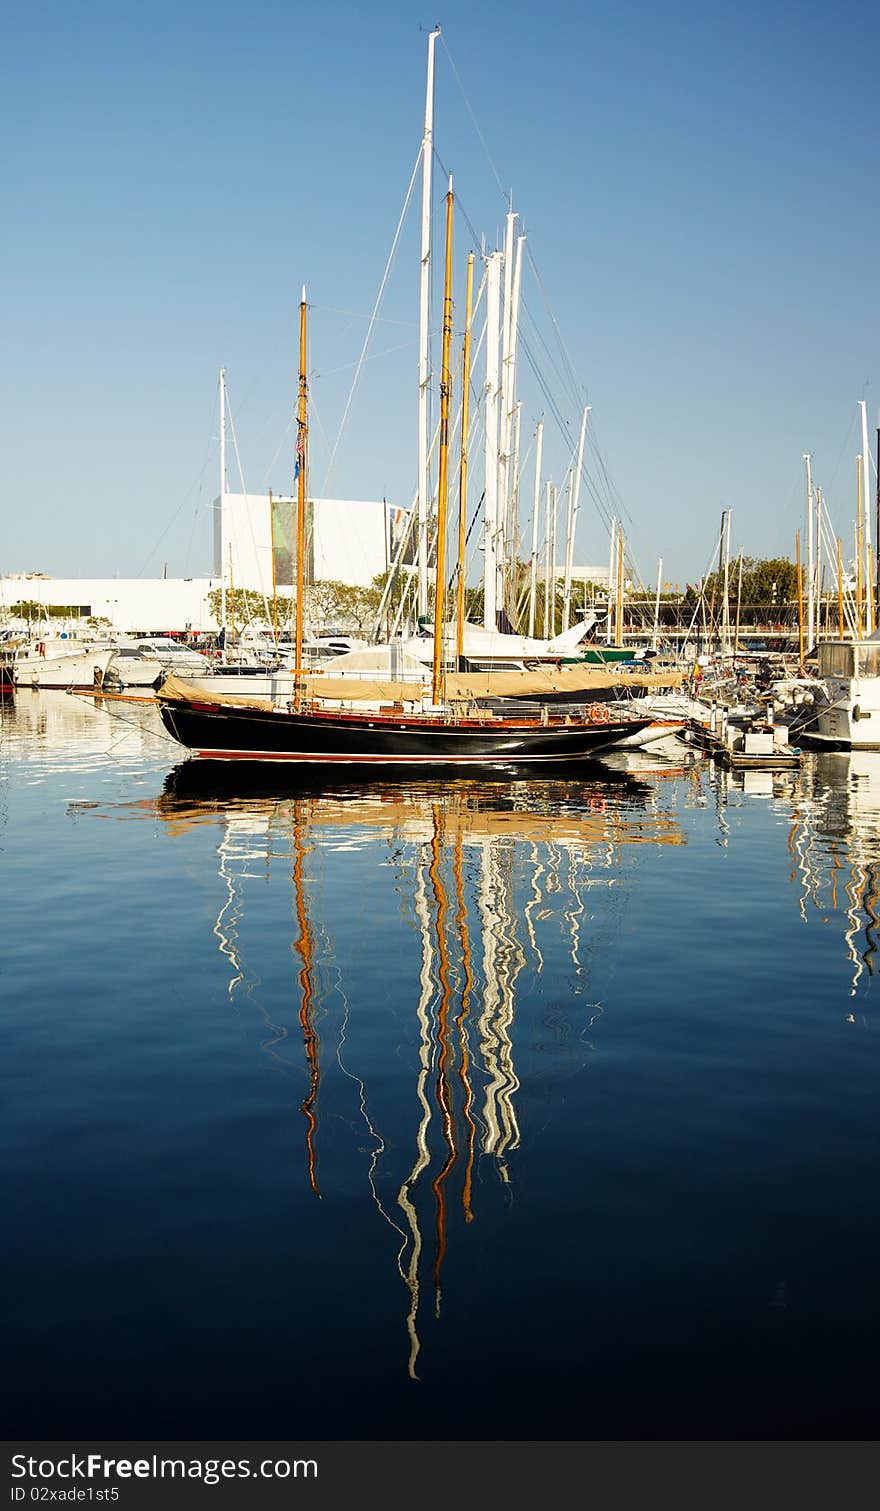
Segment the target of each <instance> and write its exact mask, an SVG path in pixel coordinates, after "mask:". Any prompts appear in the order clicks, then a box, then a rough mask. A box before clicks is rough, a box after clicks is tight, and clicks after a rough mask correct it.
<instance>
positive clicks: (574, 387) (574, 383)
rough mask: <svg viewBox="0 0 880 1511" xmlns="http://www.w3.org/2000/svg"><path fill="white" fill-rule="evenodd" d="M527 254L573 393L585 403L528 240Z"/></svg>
mask: <svg viewBox="0 0 880 1511" xmlns="http://www.w3.org/2000/svg"><path fill="white" fill-rule="evenodd" d="M526 256H527V257H528V259H529V262H530V263H531V266H532V272H533V273H534V275H535V281H536V282H537V285H538V288H539V289H540V290H541V294H542V297H543V299H544V305H545V308H546V310H547V314H548V315H549V316H550V323H551V325H552V326H553V329H554V330H555V332H556V336H557V340H558V341H559V350H560V352H561V353H562V359H563V362H564V363H565V365H566V367H567V368H568V372H569V379H570V382H571V385H572V390H573V393H574V394H575V395H576V396H578V398H579V400H580V403H581V404H583V398H582V397H581V393H582V390H581V385H580V384H579V383H578V379H577V373H576V372H575V369H574V364H573V362H572V360H571V357H570V356H569V354H568V348H567V347H566V345H565V342H564V341H563V339H562V332H561V330H560V329H559V322H558V321H557V319H556V316H555V315H554V313H553V307H552V305H551V304H550V300H549V298H548V295H547V290H546V289H545V287H544V282H543V279H542V278H541V274H540V273H539V272H538V264H537V262H536V261H535V254H534V252H533V251H532V248H531V245H530V243H529V242H528V241H527V242H526Z"/></svg>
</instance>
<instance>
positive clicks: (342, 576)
mask: <svg viewBox="0 0 880 1511" xmlns="http://www.w3.org/2000/svg"><path fill="white" fill-rule="evenodd" d="M270 501H271V511H270ZM295 518H296V501H295V500H294V499H292V498H290V497H281V496H279V497H277V498H275V497H273V496H272V495H270V494H268V493H266V494H253V493H248V494H242V493H226V494H224V495H223V497H222V501H221V499H220V498H217V499H215V501H214V539H213V573H212V575H211V576H204V577H160V578H148V577H105V578H85V577H50V576H47V575H46V574H44V573H42V572H18V573H9V574H7V575H5V576H0V614H2V615H3V616H4V617H5V616H7V615H10V614H11V612H12V611H13V610H14V608H15V605H16V604H25V605H28V606H29V608H28V610H27V612H26V613H25V615H24V616H23V617H24V618H25V619H36V620H39V619H40V618H41V617H43V618H47V617H50V615H49V612H48V611H49V610H52V611H53V612H52V614H51V617H52V618H53V619H59V620H61V619H63V618H68V619H70V620H71V621H76V620H86V619H93V620H100V621H103V622H105V623H106V624H107V625H109V626H110V627H111V628H112V629H113V630H120V631H127V630H134V629H137V630H148V631H155V632H157V633H158V632H160V631H163V630H176V631H180V630H191V631H193V632H200V633H205V632H214V631H216V630H217V629H219V624H218V621H217V617H216V615H215V614H214V613H213V612H212V609H211V603H210V594H211V593H212V592H214V593H216V591H217V590H218V589H220V588H221V587H222V588H224V589H225V590H226V591H229V590H230V588H235V589H249V590H251V591H256V592H259V593H263V594H264V595H265V596H266V598H267V599H270V598H271V595H272V589H273V571H272V567H273V555H274V566H275V574H274V585H275V586H276V587H277V588H278V589H280V590H281V591H282V592H286V593H289V592H290V589H291V588H292V586H293V583H294V579H295V565H296V557H295V549H294V542H295V534H296V529H295ZM408 523H409V513H408V511H407V510H405V509H397V508H393V507H392V506H390V505H388V504H386V503H385V502H384V501H383V500H380V501H378V502H377V501H369V500H355V501H352V500H348V499H310V500H309V501H308V504H307V529H306V549H307V558H306V561H305V571H306V581H307V582H326V581H334V582H342V583H345V584H346V586H349V587H367V586H369V584H370V583H371V582H372V580H373V578H374V577H375V576H377V574H378V573H380V572H384V571H385V570H386V569H387V567H388V566H389V565H390V563H391V561H392V560H393V559H394V554H395V552H396V550H397V546H398V544H399V541H400V535H401V532H403V531H405V530H406V528H407V525H408ZM410 554H411V553H410V552H409V549H408V548H407V550H406V552H405V553H404V558H403V559H404V560H408V558H409V556H410ZM40 610H45V611H46V612H45V613H44V614H42V615H41V613H40Z"/></svg>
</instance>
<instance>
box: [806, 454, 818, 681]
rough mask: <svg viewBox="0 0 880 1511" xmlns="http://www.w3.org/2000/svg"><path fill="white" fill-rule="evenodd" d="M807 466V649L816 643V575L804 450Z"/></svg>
mask: <svg viewBox="0 0 880 1511" xmlns="http://www.w3.org/2000/svg"><path fill="white" fill-rule="evenodd" d="M804 462H805V463H806V468H807V650H808V651H811V650H812V649H813V646H814V645H815V644H816V638H815V635H814V633H813V621H814V619H815V616H816V595H815V587H816V576H815V564H814V562H813V477H812V473H811V471H810V453H809V452H808V451H805V452H804Z"/></svg>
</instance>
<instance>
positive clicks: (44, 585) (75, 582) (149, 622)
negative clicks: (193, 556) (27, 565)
mask: <svg viewBox="0 0 880 1511" xmlns="http://www.w3.org/2000/svg"><path fill="white" fill-rule="evenodd" d="M219 586H220V584H219V582H215V581H214V579H213V578H211V577H167V578H166V577H158V578H149V577H102V578H88V577H44V576H43V575H42V574H41V573H24V572H23V573H16V574H15V575H13V576H9V577H0V609H3V610H4V611H5V612H7V613H8V612H9V611H10V610H11V609H12V608H13V606H14V605H15V604H17V603H29V604H36V605H38V606H39V607H44V608H47V609H48V608H55V609H59V608H60V609H66V610H68V611H69V617H70V619H71V620H73V619H77V618H80V619H89V618H92V619H106V620H107V621H108V623H109V624H110V625H112V627H113V629H114V630H123V631H125V630H135V629H137V630H156V631H157V632H158V631H160V630H187V629H189V630H216V629H217V627H218V626H217V621H216V619H215V618H214V616H213V614H212V613H211V610H210V607H209V604H208V594H209V593H210V591H211V589H212V588H219Z"/></svg>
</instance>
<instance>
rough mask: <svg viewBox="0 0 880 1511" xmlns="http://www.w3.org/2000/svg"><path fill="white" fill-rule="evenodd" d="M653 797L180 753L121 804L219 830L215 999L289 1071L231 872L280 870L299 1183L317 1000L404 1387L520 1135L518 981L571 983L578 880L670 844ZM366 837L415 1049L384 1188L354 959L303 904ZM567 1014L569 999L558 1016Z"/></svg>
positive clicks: (600, 781) (622, 790)
mask: <svg viewBox="0 0 880 1511" xmlns="http://www.w3.org/2000/svg"><path fill="white" fill-rule="evenodd" d="M279 784H282V785H280V787H279ZM655 796H656V794H655V789H654V788H653V787H652V786H651V785H650V784H647V783H645V782H643V781H639V780H637V779H636V778H634V777H633V776H632V775H630V774H629V773H627V772H616V773H612V772H609V771H605V770H602V771H598V770H597V772H596V773H595V774H594V775H592V776H590V777H584V778H583V779H581V780H579V781H572V780H571V777H570V775H569V776H568V778H567V779H566V780H564V781H563V780H553V779H545V780H542V781H540V782H535V781H528V782H525V781H520V780H515V779H504V778H499V779H498V780H495V781H488V782H487V781H485V780H481V781H479V782H472V781H467V780H455V781H449V782H444V783H442V784H441V783H432V782H431V781H425V780H419V781H415V780H414V781H413V782H411V783H394V784H393V785H389V786H387V787H377V786H372V787H370V788H369V789H366V790H365V789H364V788H363V787H358V786H354V785H346V784H345V783H337V784H335V785H334V786H332V787H328V786H326V785H325V784H324V783H322V782H320V781H316V782H314V783H313V784H311V785H308V784H306V785H304V784H303V783H302V782H301V781H299V780H297V781H296V782H295V785H291V783H290V777H289V775H288V774H287V773H281V774H277V773H271V772H267V771H266V770H265V768H260V769H257V770H255V771H253V772H247V771H246V770H245V769H243V768H242V767H240V766H239V767H236V768H235V769H233V770H230V771H228V772H226V771H223V770H213V769H212V768H211V767H209V766H205V765H198V764H196V763H192V762H190V763H184V764H183V765H182V766H180V767H178V768H176V769H175V770H174V771H173V772H172V773H171V774H170V775H169V777H168V778H167V780H166V783H165V789H164V791H163V793H162V795H161V796H160V798H159V799H158V801H156V802H153V803H143V804H140V805H136V806H137V808H138V809H139V811H141V812H147V811H150V812H154V813H155V814H157V815H158V816H159V817H160V818H161V820H162V821H163V823H164V824H165V825H166V826H167V829H168V832H169V833H170V834H172V835H173V836H174V837H175V838H180V837H182V836H184V835H187V834H188V833H190V832H191V831H193V830H194V829H198V828H199V827H201V826H204V825H206V824H209V825H215V826H217V827H218V828H219V831H220V833H219V839H218V842H217V848H216V855H217V863H218V871H219V875H220V877H221V880H222V883H223V891H222V901H221V906H220V908H219V911H218V914H217V917H216V920H215V922H214V926H213V929H214V934H215V937H216V939H217V943H218V948H219V950H220V952H221V954H222V956H223V958H224V960H225V962H226V965H227V968H228V972H229V979H228V993H229V996H230V999H232V1000H233V1001H235V1000H237V999H238V998H239V997H240V996H242V995H243V994H244V995H246V996H247V998H248V1000H249V1001H250V1002H253V1003H255V1004H256V1005H257V1007H258V1008H259V1011H260V1012H261V1015H262V1019H263V1022H264V1023H265V1025H266V1029H267V1035H266V1037H265V1038H264V1040H263V1041H262V1042H263V1048H264V1049H265V1050H266V1051H267V1052H268V1053H269V1054H270V1055H271V1056H272V1057H273V1058H277V1059H280V1060H281V1061H282V1062H283V1063H284V1065H285V1067H286V1068H288V1069H289V1068H290V1065H291V1057H290V1053H289V1051H290V1049H291V1045H290V1044H289V1043H288V1042H287V1040H288V1031H287V1030H286V1029H285V1027H284V1026H283V1024H280V1023H278V1022H276V1021H275V1018H276V1016H279V1015H282V1014H279V1010H278V1009H277V1007H270V1003H271V1002H272V1000H273V998H272V994H271V992H269V991H268V990H266V991H260V990H258V978H257V977H256V976H253V975H249V973H248V967H247V963H246V961H245V960H244V959H243V951H242V947H241V942H240V939H241V934H242V930H243V927H244V924H245V910H246V908H247V906H248V902H247V898H248V893H247V889H246V886H245V881H246V879H247V878H248V877H254V876H257V875H263V876H265V877H268V876H269V875H270V873H272V872H273V871H277V869H278V867H279V865H283V866H284V868H285V870H286V871H287V872H288V874H289V876H290V884H291V890H292V913H291V938H290V946H291V948H292V950H293V953H294V955H295V957H296V961H297V968H296V1013H297V1017H298V1025H299V1036H300V1039H301V1044H302V1061H301V1074H302V1073H304V1075H305V1088H306V1091H305V1096H304V1097H303V1098H302V1100H301V1103H300V1109H299V1110H300V1114H301V1116H302V1118H303V1121H304V1124H305V1127H304V1135H303V1146H304V1150H303V1152H304V1159H305V1165H306V1170H307V1175H308V1181H309V1185H310V1187H311V1190H312V1192H313V1193H314V1195H315V1196H316V1197H319V1198H320V1197H322V1196H323V1195H324V1194H325V1190H326V1188H325V1180H324V1178H322V1176H321V1173H320V1172H321V1166H322V1129H321V1118H322V1090H323V1081H324V1078H325V1074H326V1069H327V1064H326V1062H327V1060H328V1057H329V1056H330V1055H332V1054H333V1049H332V1036H331V1025H330V1020H331V1017H332V1012H333V1003H334V1002H338V1001H339V1000H340V999H341V1001H342V1003H343V1015H342V1021H341V1024H340V1025H339V1028H338V1029H337V1030H336V1044H335V1056H334V1058H335V1063H336V1064H337V1065H338V1066H339V1069H340V1070H341V1071H342V1072H343V1074H344V1075H345V1076H346V1077H347V1078H348V1079H349V1080H350V1081H352V1082H354V1084H355V1085H356V1087H357V1095H358V1105H359V1112H360V1117H361V1119H362V1122H363V1125H364V1126H365V1127H366V1129H367V1131H368V1133H369V1136H370V1145H369V1148H368V1153H369V1160H368V1169H367V1183H368V1187H369V1191H370V1196H371V1199H372V1200H373V1202H374V1203H375V1205H376V1208H377V1210H378V1212H379V1213H380V1215H381V1217H382V1219H383V1221H384V1222H385V1223H386V1224H387V1225H388V1226H389V1227H390V1228H391V1229H392V1230H393V1231H394V1232H395V1234H396V1235H397V1237H396V1242H397V1244H398V1249H397V1260H396V1263H397V1269H398V1272H399V1274H400V1277H401V1280H402V1282H403V1285H404V1286H405V1288H406V1292H407V1293H408V1302H407V1306H406V1335H407V1341H408V1358H407V1368H408V1371H409V1374H410V1376H411V1377H412V1378H413V1379H416V1378H418V1359H419V1354H420V1351H421V1346H422V1344H421V1334H420V1318H421V1317H422V1316H423V1311H424V1307H425V1305H426V1304H427V1303H426V1292H427V1293H429V1296H430V1307H431V1311H432V1313H433V1315H434V1317H435V1318H437V1317H439V1316H440V1315H441V1306H442V1296H443V1275H444V1265H445V1262H446V1259H447V1255H448V1249H449V1243H450V1231H451V1217H452V1214H453V1212H454V1213H457V1214H458V1220H460V1221H461V1222H462V1223H464V1224H470V1223H472V1222H474V1221H475V1220H477V1219H478V1217H479V1202H478V1199H477V1197H476V1195H475V1191H476V1189H477V1187H478V1184H479V1182H478V1180H477V1172H478V1170H479V1169H480V1168H481V1167H485V1169H491V1170H492V1171H494V1174H495V1178H496V1179H497V1181H498V1182H500V1184H501V1186H502V1187H509V1186H510V1183H511V1179H512V1176H511V1170H510V1161H511V1159H512V1157H513V1156H514V1155H515V1152H516V1150H517V1149H518V1148H519V1147H520V1143H521V1139H522V1131H521V1128H520V1120H519V1112H518V1097H519V1093H520V1090H521V1083H520V1076H519V1073H518V1068H517V1050H516V1042H517V1034H516V1016H517V997H518V991H519V986H520V982H521V981H522V980H523V979H524V978H525V975H526V973H527V971H528V972H529V980H530V981H531V982H533V981H534V978H535V977H538V976H540V975H541V973H542V972H543V970H544V964H545V955H546V953H547V952H548V951H552V952H554V953H556V954H558V952H559V950H560V949H562V950H564V952H565V955H566V957H567V960H568V965H569V968H570V971H571V974H572V976H573V977H575V978H577V977H581V976H584V975H585V974H586V967H585V965H584V957H583V943H584V936H585V932H586V931H587V930H588V928H589V914H588V911H587V908H586V904H585V898H586V896H587V894H588V891H589V889H590V888H591V887H595V886H612V885H616V884H619V881H620V862H621V852H622V850H623V849H624V848H626V847H629V846H638V845H680V844H682V843H683V841H684V835H683V832H682V830H681V828H680V826H679V823H678V821H677V820H676V818H675V817H674V816H671V815H669V814H668V813H663V812H660V811H652V810H653V807H654V802H655ZM377 844H378V845H379V846H380V847H381V852H382V856H383V857H384V858H383V859H380V858H378V857H377V856H376V855H375V853H373V855H372V857H371V874H377V873H376V870H375V868H376V866H377V865H379V866H381V865H386V866H390V867H391V869H392V873H393V884H394V893H395V897H396V905H397V907H398V909H400V910H401V911H402V912H403V914H404V916H406V917H408V919H409V921H410V924H411V926H412V927H413V929H414V931H415V934H416V936H417V940H418V956H417V968H416V969H415V970H414V972H413V976H412V978H411V999H410V1000H411V1004H412V1005H411V1012H412V1026H413V1027H414V1049H415V1055H414V1060H413V1064H412V1079H411V1082H410V1085H411V1092H410V1096H411V1101H410V1109H411V1111H410V1123H409V1134H408V1139H409V1144H410V1156H409V1160H408V1162H407V1163H406V1164H405V1165H404V1168H403V1169H402V1171H401V1174H400V1176H399V1178H398V1179H397V1181H396V1182H393V1183H392V1184H389V1180H388V1179H387V1178H386V1171H385V1169H384V1166H385V1162H386V1158H387V1153H388V1141H387V1138H386V1135H385V1133H384V1132H383V1129H382V1126H381V1123H382V1119H381V1118H380V1117H379V1116H378V1115H377V1113H376V1111H375V1106H376V1105H378V1104H379V1103H380V1102H381V1088H380V1089H379V1091H377V1092H376V1094H375V1095H374V1093H373V1092H372V1091H371V1087H370V1084H369V1082H370V1077H369V1075H368V1074H366V1073H359V1071H358V1070H357V1069H353V1068H352V1067H351V1065H350V1063H349V1060H350V1051H349V1037H350V1029H351V1014H352V1002H353V1001H355V1000H356V999H357V997H358V987H359V982H358V965H357V961H356V960H355V959H352V958H350V957H348V956H346V957H345V958H344V953H343V952H342V951H339V950H337V949H336V948H335V946H334V941H333V939H332V937H331V934H332V921H331V920H332V912H333V909H332V907H329V906H326V905H322V903H320V902H319V899H318V894H319V892H320V886H321V865H322V859H321V858H322V855H324V854H326V853H327V851H328V850H329V851H330V853H331V854H332V855H333V856H334V857H339V856H341V857H342V858H343V864H344V863H345V860H346V859H350V858H352V857H354V856H356V855H357V854H358V852H359V851H360V850H361V848H362V847H363V846H364V845H369V846H373V847H375V846H376V845H377ZM381 906H382V904H381V902H380V901H379V899H378V898H376V899H375V900H373V899H371V902H370V907H371V908H381ZM365 921H366V922H367V924H369V920H368V919H367V920H365ZM379 926H380V921H379V919H378V917H377V918H376V927H377V928H378V927H379ZM414 964H415V962H414ZM264 999H265V1000H264ZM575 1007H580V1004H573V1008H572V1011H573V1010H574V1008H575ZM374 1010H375V1009H374V1008H371V1011H374ZM580 1010H581V1011H584V1009H583V1008H582V1007H581V1008H580ZM601 1010H602V1009H601V1004H599V1003H596V1002H591V1003H589V1004H588V1006H587V1007H586V1009H585V1011H586V1013H587V1015H588V1021H587V1022H586V1024H585V1025H584V1026H583V1028H582V1031H581V1032H582V1033H584V1032H588V1031H589V1028H590V1026H591V1025H592V1023H594V1022H595V1021H596V1019H597V1017H598V1016H599V1015H600V1013H601ZM282 1016H283V1015H282ZM565 1020H566V1012H565V1010H564V1009H562V1008H556V1009H555V1010H554V1015H553V1021H552V1022H550V1023H549V1024H548V1026H549V1028H550V1030H551V1033H552V1035H553V1038H554V1040H555V1042H556V1044H557V1045H558V1044H559V1042H560V1041H561V1042H571V1041H576V1042H577V1043H579V1044H580V1045H581V1047H582V1049H583V1051H584V1053H588V1049H587V1048H586V1047H585V1045H584V1040H583V1038H582V1037H581V1036H580V1035H577V1034H575V1033H574V1032H573V1029H572V1025H571V1023H570V1022H569V1021H565ZM406 1038H407V1034H406V1031H404V1032H403V1034H402V1041H403V1042H402V1044H398V1046H397V1047H396V1050H395V1053H396V1054H397V1055H399V1056H401V1055H402V1054H403V1051H404V1047H405V1043H406ZM396 1146H397V1148H399V1147H400V1140H399V1139H398V1140H396ZM388 1174H389V1175H390V1169H389V1171H388Z"/></svg>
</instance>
